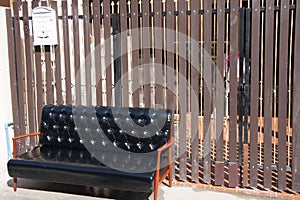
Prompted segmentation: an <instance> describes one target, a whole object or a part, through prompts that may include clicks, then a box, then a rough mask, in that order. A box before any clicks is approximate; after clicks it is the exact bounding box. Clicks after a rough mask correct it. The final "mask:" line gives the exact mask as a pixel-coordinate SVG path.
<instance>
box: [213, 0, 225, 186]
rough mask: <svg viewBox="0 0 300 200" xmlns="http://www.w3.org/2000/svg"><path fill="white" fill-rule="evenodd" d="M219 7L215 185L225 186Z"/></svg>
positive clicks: (221, 14) (221, 9)
mask: <svg viewBox="0 0 300 200" xmlns="http://www.w3.org/2000/svg"><path fill="white" fill-rule="evenodd" d="M217 3H218V5H217V6H218V7H217V20H218V21H217V71H216V112H217V113H216V166H215V184H216V185H223V184H224V158H223V119H224V77H223V74H224V72H223V71H224V65H225V63H224V39H225V38H224V36H225V1H223V0H219V1H218V2H217Z"/></svg>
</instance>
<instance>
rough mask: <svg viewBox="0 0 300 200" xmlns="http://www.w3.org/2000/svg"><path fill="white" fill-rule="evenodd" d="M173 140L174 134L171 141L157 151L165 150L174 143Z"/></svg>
mask: <svg viewBox="0 0 300 200" xmlns="http://www.w3.org/2000/svg"><path fill="white" fill-rule="evenodd" d="M173 142H174V138H173V136H171V138H170V140H169V142H168V143H167V144H165V145H164V146H161V147H160V148H159V149H157V151H158V152H162V151H163V150H165V149H167V148H169V147H171V146H172V144H173Z"/></svg>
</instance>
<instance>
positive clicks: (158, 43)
mask: <svg viewBox="0 0 300 200" xmlns="http://www.w3.org/2000/svg"><path fill="white" fill-rule="evenodd" d="M161 6H162V2H161V1H159V0H155V1H154V34H155V36H154V38H153V39H154V48H155V62H154V70H155V104H156V105H159V107H162V106H163V105H164V94H163V71H162V70H163V68H162V66H163V65H162V49H163V38H162V36H163V35H162V34H163V32H162V13H161V12H162V8H161Z"/></svg>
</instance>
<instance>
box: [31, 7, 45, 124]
mask: <svg viewBox="0 0 300 200" xmlns="http://www.w3.org/2000/svg"><path fill="white" fill-rule="evenodd" d="M37 6H38V2H37V1H33V2H32V9H34V8H35V7H37ZM34 60H35V77H36V78H35V82H36V83H35V87H36V97H37V98H36V124H37V126H39V122H40V120H41V113H42V109H43V105H44V101H45V100H44V95H43V82H42V58H41V46H34ZM37 129H38V127H37Z"/></svg>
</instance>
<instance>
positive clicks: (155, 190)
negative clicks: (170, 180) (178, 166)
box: [154, 178, 158, 200]
mask: <svg viewBox="0 0 300 200" xmlns="http://www.w3.org/2000/svg"><path fill="white" fill-rule="evenodd" d="M157 196H158V179H157V178H156V179H155V182H154V200H157Z"/></svg>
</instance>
